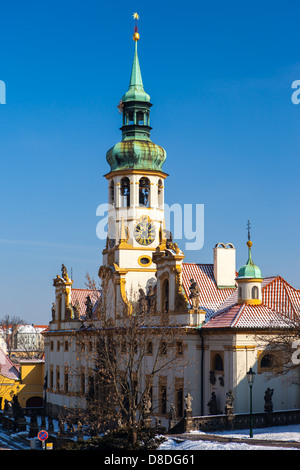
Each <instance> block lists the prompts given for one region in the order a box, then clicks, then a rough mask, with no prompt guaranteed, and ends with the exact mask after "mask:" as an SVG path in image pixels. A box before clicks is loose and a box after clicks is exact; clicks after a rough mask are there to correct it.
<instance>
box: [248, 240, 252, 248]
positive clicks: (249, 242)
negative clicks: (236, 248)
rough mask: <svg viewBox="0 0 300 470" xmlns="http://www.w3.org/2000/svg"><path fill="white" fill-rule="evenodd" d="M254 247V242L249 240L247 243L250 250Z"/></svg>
mask: <svg viewBox="0 0 300 470" xmlns="http://www.w3.org/2000/svg"><path fill="white" fill-rule="evenodd" d="M252 245H253V243H252V241H251V240H248V241H247V247H248V248H251V246H252Z"/></svg>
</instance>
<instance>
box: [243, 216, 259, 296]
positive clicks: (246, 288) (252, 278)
mask: <svg viewBox="0 0 300 470" xmlns="http://www.w3.org/2000/svg"><path fill="white" fill-rule="evenodd" d="M252 245H253V243H252V241H251V240H250V223H249V221H248V241H247V247H248V261H247V263H246V264H245V265H244V266H242V267H241V268H240V269H239V272H238V276H237V278H236V282H237V285H238V303H239V304H242V303H246V304H249V305H259V304H261V303H262V289H261V284H262V280H263V278H262V274H261V270H260V268H259V267H258V266H256V265H255V264H254V262H253V260H252V255H251V248H252Z"/></svg>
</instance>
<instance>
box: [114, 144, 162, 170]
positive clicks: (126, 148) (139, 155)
mask: <svg viewBox="0 0 300 470" xmlns="http://www.w3.org/2000/svg"><path fill="white" fill-rule="evenodd" d="M165 159H166V152H165V150H164V149H163V148H162V147H160V146H159V145H156V144H154V143H153V142H151V141H150V140H149V141H148V140H146V141H143V140H127V141H126V140H124V141H122V142H119V143H118V144H116V145H115V146H114V147H112V148H111V149H110V150H109V151H108V152H107V154H106V160H107V161H108V163H109V165H110V168H111V171H115V170H125V169H128V168H135V169H139V170H161V167H162V165H163V163H164V161H165Z"/></svg>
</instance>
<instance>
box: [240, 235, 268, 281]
mask: <svg viewBox="0 0 300 470" xmlns="http://www.w3.org/2000/svg"><path fill="white" fill-rule="evenodd" d="M247 246H248V261H247V263H246V264H245V265H244V266H242V267H241V268H240V269H239V273H238V279H247V278H252V279H262V275H261V270H260V268H259V267H258V266H256V265H255V264H254V263H253V260H252V255H251V247H252V242H251V240H248V242H247Z"/></svg>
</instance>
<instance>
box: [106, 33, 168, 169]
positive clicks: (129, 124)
mask: <svg viewBox="0 0 300 470" xmlns="http://www.w3.org/2000/svg"><path fill="white" fill-rule="evenodd" d="M134 38H135V39H134V40H135V52H134V59H133V65H132V70H131V76H130V82H129V89H128V91H127V93H125V95H124V96H123V97H122V101H121V103H120V105H119V106H118V108H119V110H120V111H121V112H122V116H123V126H122V127H121V131H122V141H121V142H119V143H117V144H116V145H114V146H113V147H112V148H111V149H109V151H108V152H107V154H106V160H107V162H108V163H109V165H110V168H111V171H118V170H125V169H130V168H132V169H137V170H156V171H161V168H162V165H163V163H164V161H165V160H166V156H167V155H166V151H165V150H164V149H163V148H162V147H161V146H159V145H156V144H154V143H153V142H152V141H151V139H150V131H151V127H150V108H151V106H152V104H151V103H150V96H149V95H148V94H147V93H146V92H145V90H144V86H143V81H142V74H141V69H140V64H139V59H138V54H137V41H138V38H139V35H138V38H137V37H136V36H134Z"/></svg>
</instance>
